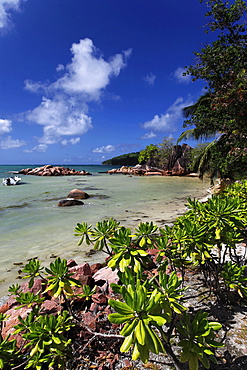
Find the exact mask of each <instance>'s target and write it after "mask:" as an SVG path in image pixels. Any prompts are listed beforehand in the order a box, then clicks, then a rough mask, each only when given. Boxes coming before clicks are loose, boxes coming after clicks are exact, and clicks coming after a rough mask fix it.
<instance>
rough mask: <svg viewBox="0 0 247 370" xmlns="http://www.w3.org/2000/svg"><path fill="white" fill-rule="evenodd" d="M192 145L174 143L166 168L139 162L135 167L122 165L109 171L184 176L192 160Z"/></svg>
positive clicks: (126, 173) (110, 172) (127, 173)
mask: <svg viewBox="0 0 247 370" xmlns="http://www.w3.org/2000/svg"><path fill="white" fill-rule="evenodd" d="M191 149H192V148H191V147H190V146H189V145H187V144H183V145H182V146H181V145H174V147H173V151H172V154H171V155H170V157H169V159H168V162H167V165H166V166H165V168H162V169H161V168H157V167H152V166H148V165H146V164H145V165H140V164H137V165H136V166H134V167H126V166H122V167H121V168H117V169H112V170H110V171H107V172H108V173H109V174H110V175H111V174H115V173H119V174H124V175H139V176H183V175H188V174H189V171H188V164H189V161H190V156H189V153H190V151H191Z"/></svg>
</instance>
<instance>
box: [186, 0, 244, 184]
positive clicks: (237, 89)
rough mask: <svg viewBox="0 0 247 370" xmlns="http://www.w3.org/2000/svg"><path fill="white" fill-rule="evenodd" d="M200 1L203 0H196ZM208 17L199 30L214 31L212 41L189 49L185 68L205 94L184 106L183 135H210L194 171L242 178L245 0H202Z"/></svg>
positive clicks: (206, 136) (199, 136)
mask: <svg viewBox="0 0 247 370" xmlns="http://www.w3.org/2000/svg"><path fill="white" fill-rule="evenodd" d="M200 2H204V0H200ZM205 3H206V4H207V6H208V8H209V11H208V12H207V13H206V16H207V17H209V18H210V21H209V23H208V25H207V26H208V28H207V30H206V31H205V32H206V33H208V32H209V30H210V31H211V32H216V34H217V39H216V40H215V41H214V42H212V44H211V45H210V44H207V45H205V46H204V47H203V48H202V49H201V50H200V51H199V52H195V53H194V54H195V56H196V63H195V64H194V65H191V66H189V67H187V72H186V73H187V74H188V75H191V76H192V78H193V80H194V81H195V80H198V79H201V80H203V81H205V83H206V86H205V88H206V89H207V92H206V93H205V94H204V95H203V96H201V97H200V98H199V99H198V101H197V102H196V103H195V104H194V105H193V106H190V107H187V108H185V109H184V114H185V117H186V118H187V120H186V121H185V124H184V127H188V126H194V127H193V128H192V129H189V130H187V131H186V132H184V133H183V134H182V135H181V137H180V139H179V141H181V140H182V139H184V138H185V137H193V138H195V139H196V140H197V139H199V138H209V137H214V138H215V137H216V139H215V140H214V141H213V142H212V143H210V144H209V145H208V146H207V147H206V148H205V151H204V153H202V155H201V157H200V160H199V161H198V162H197V170H198V172H199V174H200V176H201V177H202V176H203V175H204V174H205V173H209V175H210V176H211V178H213V177H214V176H215V175H216V174H217V175H218V176H219V177H221V178H237V177H242V178H244V177H245V176H246V164H247V145H246V137H247V129H246V118H247V109H246V107H247V106H246V98H247V74H246V71H247V50H246V42H247V34H246V30H247V29H246V26H245V23H244V20H243V19H244V16H245V15H246V11H247V5H246V2H245V1H242V0H235V1H234V2H233V3H230V2H228V1H222V0H209V1H205Z"/></svg>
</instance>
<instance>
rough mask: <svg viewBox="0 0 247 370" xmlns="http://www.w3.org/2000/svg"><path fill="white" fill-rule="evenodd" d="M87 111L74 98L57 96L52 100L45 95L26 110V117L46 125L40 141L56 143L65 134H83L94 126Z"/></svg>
mask: <svg viewBox="0 0 247 370" xmlns="http://www.w3.org/2000/svg"><path fill="white" fill-rule="evenodd" d="M86 112H87V107H86V106H83V104H82V105H80V104H79V103H78V102H77V101H74V100H73V99H70V100H66V99H64V98H63V97H62V96H57V97H56V98H54V99H53V100H51V99H48V98H45V97H43V100H42V103H41V104H40V105H39V106H38V107H36V108H34V109H33V110H32V111H29V112H26V115H25V118H26V119H27V120H28V121H30V122H35V123H37V124H39V125H42V126H44V129H43V137H42V138H40V139H39V142H41V143H43V144H54V143H56V142H59V141H60V140H61V138H62V137H63V136H73V135H83V134H85V133H86V132H87V131H88V130H89V129H90V128H92V119H91V117H89V116H88V115H87V114H86Z"/></svg>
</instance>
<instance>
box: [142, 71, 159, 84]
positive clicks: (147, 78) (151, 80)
mask: <svg viewBox="0 0 247 370" xmlns="http://www.w3.org/2000/svg"><path fill="white" fill-rule="evenodd" d="M155 79H156V76H155V75H154V74H153V73H152V72H151V73H149V74H148V75H146V76H145V77H143V80H144V81H145V82H147V83H148V84H149V85H151V86H152V85H154V81H155Z"/></svg>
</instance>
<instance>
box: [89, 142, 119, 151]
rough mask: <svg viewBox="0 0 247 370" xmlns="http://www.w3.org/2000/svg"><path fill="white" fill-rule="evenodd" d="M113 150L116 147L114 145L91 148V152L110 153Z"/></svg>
mask: <svg viewBox="0 0 247 370" xmlns="http://www.w3.org/2000/svg"><path fill="white" fill-rule="evenodd" d="M114 150H116V147H115V146H114V145H110V144H109V145H105V146H101V147H100V148H95V149H94V150H93V153H111V152H113V151H114Z"/></svg>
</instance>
